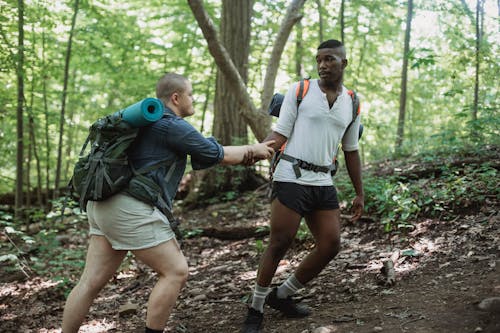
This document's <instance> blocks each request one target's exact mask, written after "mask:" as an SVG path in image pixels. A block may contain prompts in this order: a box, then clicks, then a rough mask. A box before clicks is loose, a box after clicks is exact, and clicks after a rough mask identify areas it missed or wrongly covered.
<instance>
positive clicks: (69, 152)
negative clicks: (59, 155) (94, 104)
mask: <svg viewBox="0 0 500 333" xmlns="http://www.w3.org/2000/svg"><path fill="white" fill-rule="evenodd" d="M71 77H73V78H74V80H73V86H72V90H73V91H76V82H77V79H76V69H73V73H72V74H71ZM68 119H69V123H70V124H73V123H74V121H75V109H74V108H70V109H69V112H68ZM75 136H76V131H70V132H69V133H68V141H67V143H66V154H65V156H66V166H65V167H64V173H63V174H64V178H66V179H68V178H69V176H68V175H69V172H70V168H71V166H72V164H73V163H72V161H73V156H72V153H73V149H72V148H73V142H74V141H75Z"/></svg>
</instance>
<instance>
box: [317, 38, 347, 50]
mask: <svg viewBox="0 0 500 333" xmlns="http://www.w3.org/2000/svg"><path fill="white" fill-rule="evenodd" d="M341 46H344V44H342V42H341V41H339V40H336V39H329V40H325V41H324V42H322V43H321V44H319V46H318V50H319V49H336V48H337V47H341Z"/></svg>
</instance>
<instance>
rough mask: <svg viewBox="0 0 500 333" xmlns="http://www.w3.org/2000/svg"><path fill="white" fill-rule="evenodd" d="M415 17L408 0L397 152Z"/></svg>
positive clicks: (400, 144) (399, 146) (401, 128)
mask: <svg viewBox="0 0 500 333" xmlns="http://www.w3.org/2000/svg"><path fill="white" fill-rule="evenodd" d="M412 15H413V0H408V12H407V16H406V32H405V44H404V52H403V69H402V75H401V93H400V96H399V118H398V132H397V137H396V152H398V151H399V150H400V149H401V146H402V145H403V138H404V126H405V113H406V90H407V83H408V54H409V52H410V37H411V20H412Z"/></svg>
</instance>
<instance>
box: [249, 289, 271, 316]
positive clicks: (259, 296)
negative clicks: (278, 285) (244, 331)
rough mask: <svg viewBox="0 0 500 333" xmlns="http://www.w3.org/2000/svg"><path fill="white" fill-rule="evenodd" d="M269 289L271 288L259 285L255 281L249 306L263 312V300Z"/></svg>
mask: <svg viewBox="0 0 500 333" xmlns="http://www.w3.org/2000/svg"><path fill="white" fill-rule="evenodd" d="M270 291H271V288H269V287H261V286H259V285H258V284H257V283H256V284H255V289H254V291H253V297H252V305H251V307H252V308H254V309H255V310H258V311H260V312H264V302H265V301H266V296H267V294H269V292H270Z"/></svg>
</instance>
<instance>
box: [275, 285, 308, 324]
mask: <svg viewBox="0 0 500 333" xmlns="http://www.w3.org/2000/svg"><path fill="white" fill-rule="evenodd" d="M277 292H278V289H277V288H273V290H272V291H271V292H270V293H269V295H267V297H266V304H267V305H269V306H270V307H272V308H273V309H276V310H279V311H281V312H282V313H283V314H284V315H285V316H286V317H288V318H302V317H307V316H309V315H310V314H311V310H309V308H308V307H307V306H305V305H304V304H300V303H297V302H296V301H295V300H294V299H293V298H292V296H288V297H287V298H278V294H277Z"/></svg>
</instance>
